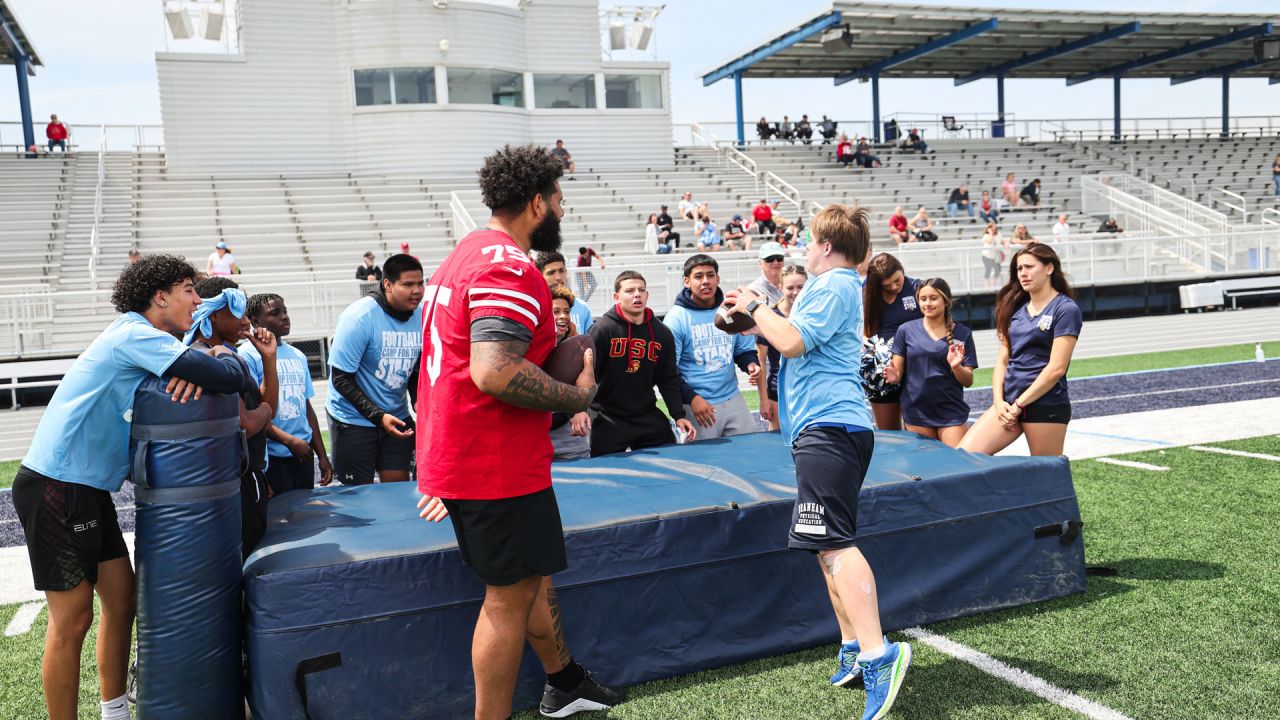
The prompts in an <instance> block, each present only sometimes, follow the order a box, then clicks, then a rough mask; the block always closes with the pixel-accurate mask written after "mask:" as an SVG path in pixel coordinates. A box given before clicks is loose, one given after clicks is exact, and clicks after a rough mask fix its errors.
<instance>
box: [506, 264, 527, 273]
mask: <svg viewBox="0 0 1280 720" xmlns="http://www.w3.org/2000/svg"><path fill="white" fill-rule="evenodd" d="M502 269H503V270H510V271H511V272H513V273H515V274H516V275H524V269H523V268H513V267H507V266H506V265H503V266H502Z"/></svg>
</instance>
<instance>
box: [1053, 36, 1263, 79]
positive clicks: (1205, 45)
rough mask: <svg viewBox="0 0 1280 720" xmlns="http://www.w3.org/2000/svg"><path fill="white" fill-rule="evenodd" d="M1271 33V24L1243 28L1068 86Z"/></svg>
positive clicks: (1124, 65) (1091, 75)
mask: <svg viewBox="0 0 1280 720" xmlns="http://www.w3.org/2000/svg"><path fill="white" fill-rule="evenodd" d="M1270 33H1271V23H1269V22H1268V23H1262V24H1261V25H1253V26H1250V27H1247V28H1241V29H1239V30H1235V31H1233V32H1229V33H1227V34H1226V35H1219V36H1218V37H1213V38H1209V39H1207V40H1198V41H1196V42H1191V43H1187V44H1186V45H1183V46H1182V47H1180V48H1174V49H1172V50H1165V51H1164V52H1158V53H1155V54H1152V55H1143V56H1142V57H1140V58H1138V59H1136V60H1130V61H1128V62H1123V63H1120V64H1118V65H1112V66H1111V67H1109V68H1104V69H1102V70H1099V71H1097V72H1092V73H1088V74H1086V75H1076V76H1074V77H1069V78H1067V86H1068V87H1070V86H1071V85H1079V84H1080V83H1085V82H1089V81H1090V80H1098V79H1100V78H1105V77H1115V76H1116V75H1124V74H1126V73H1128V72H1131V71H1133V70H1137V69H1139V68H1144V67H1147V66H1148V65H1155V64H1156V63H1162V62H1166V61H1169V60H1175V59H1177V58H1180V57H1183V56H1184V55H1194V54H1196V53H1198V52H1203V51H1205V50H1212V49H1214V48H1218V47H1222V46H1223V45H1230V44H1231V43H1234V42H1239V41H1241V40H1246V39H1248V38H1252V37H1258V36H1259V35H1268V34H1270Z"/></svg>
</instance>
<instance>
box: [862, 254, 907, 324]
mask: <svg viewBox="0 0 1280 720" xmlns="http://www.w3.org/2000/svg"><path fill="white" fill-rule="evenodd" d="M897 272H905V270H903V269H902V262H901V261H900V260H898V258H896V257H894V256H892V255H890V254H889V253H883V252H882V253H880V254H879V255H876V256H875V257H873V258H871V264H870V265H869V266H867V282H866V283H865V284H864V285H863V286H862V318H863V319H862V332H863V334H864V335H866V336H867V337H871V336H872V335H875V334H876V333H878V332H880V315H881V314H882V313H883V311H884V300H883V299H882V297H881V295H882V294H883V293H884V288H883V287H881V286H882V285H883V284H884V281H885V280H888V279H889V278H891V277H893V275H894V273H897Z"/></svg>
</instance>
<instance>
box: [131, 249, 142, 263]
mask: <svg viewBox="0 0 1280 720" xmlns="http://www.w3.org/2000/svg"><path fill="white" fill-rule="evenodd" d="M141 259H142V253H140V252H138V248H129V264H130V265H136V264H137V262H138V261H139V260H141Z"/></svg>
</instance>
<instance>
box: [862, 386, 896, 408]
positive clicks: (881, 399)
mask: <svg viewBox="0 0 1280 720" xmlns="http://www.w3.org/2000/svg"><path fill="white" fill-rule="evenodd" d="M890 388H891V389H890V390H888V391H886V392H885V393H883V394H881V395H879V396H875V395H872V394H870V393H868V394H867V400H869V401H870V402H871V404H873V405H896V404H898V403H901V402H902V383H898V384H897V385H892V386H890Z"/></svg>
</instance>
